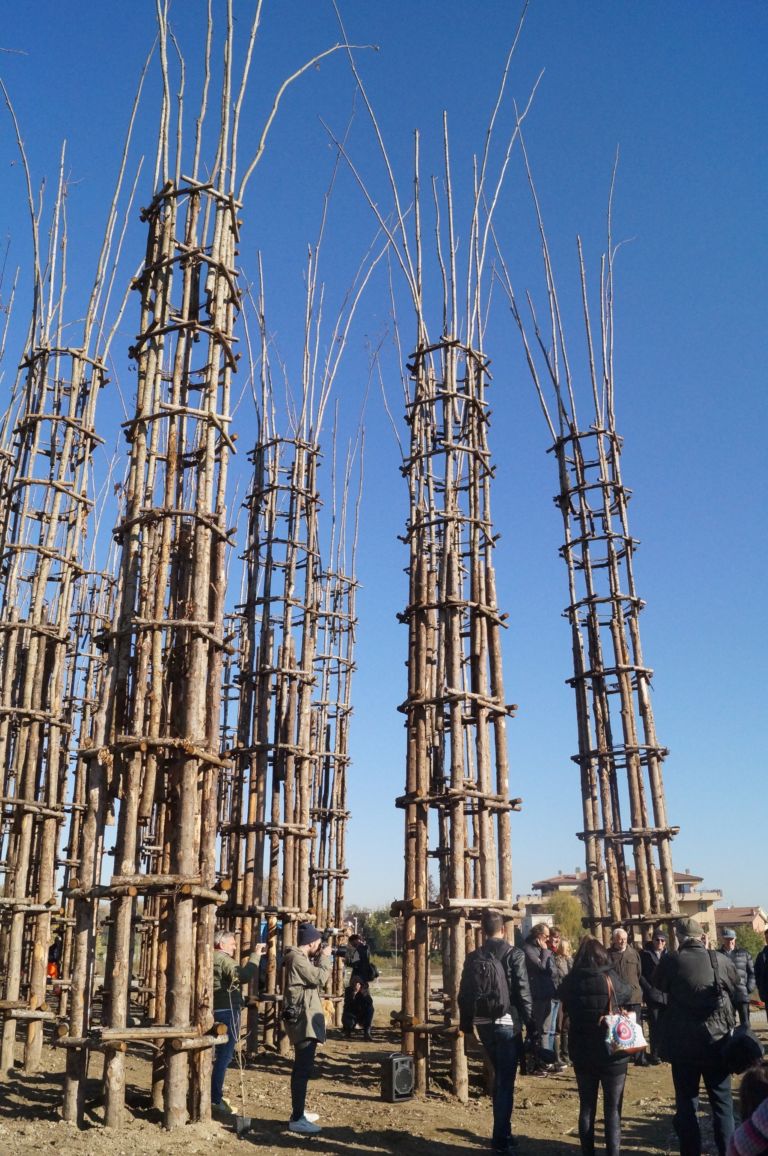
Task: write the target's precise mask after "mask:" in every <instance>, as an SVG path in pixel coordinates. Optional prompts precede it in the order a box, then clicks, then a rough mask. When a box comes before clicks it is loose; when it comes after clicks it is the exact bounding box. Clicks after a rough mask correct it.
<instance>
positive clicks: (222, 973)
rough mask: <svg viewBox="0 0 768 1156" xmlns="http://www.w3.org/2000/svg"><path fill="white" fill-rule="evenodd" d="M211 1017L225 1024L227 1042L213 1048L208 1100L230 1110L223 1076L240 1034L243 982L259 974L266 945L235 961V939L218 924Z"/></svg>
mask: <svg viewBox="0 0 768 1156" xmlns="http://www.w3.org/2000/svg"><path fill="white" fill-rule="evenodd" d="M213 949H214V950H213V1018H214V1020H215V1021H216V1023H221V1024H226V1028H227V1042H226V1043H225V1044H220V1045H219V1046H218V1047H217V1048H216V1051H215V1056H214V1060H213V1069H212V1071H211V1104H212V1105H213V1107H214V1108H218V1110H219V1111H220V1112H227V1113H230V1112H232V1106H231V1105H230V1104H229V1103H228V1102H227V1101H226V1100H225V1099H224V1077H225V1076H226V1073H227V1068H228V1067H229V1065H230V1063H231V1062H232V1057H233V1055H234V1054H235V1047H236V1046H237V1041H238V1038H239V1036H240V1013H241V1011H242V1007H243V996H242V984H248V983H250V982H251V980H252V979H254V978H255V977H256V976H257V975H258V974H259V960H260V959H261V957H262V955H263V953H264V951H265V945H264V944H263V943H257V944H256V947H255V948H254V950H253V952H252V953H251V955H250V957H249V959H248V962H247V963H244V964H242V966H241V965H239V964H237V963H235V952H236V951H237V940H236V938H235V933H234V932H233V931H228V930H226V928H219V929H218V930H217V931H216V932H215V933H214V936H213Z"/></svg>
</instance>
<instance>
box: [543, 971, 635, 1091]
mask: <svg viewBox="0 0 768 1156" xmlns="http://www.w3.org/2000/svg"><path fill="white" fill-rule="evenodd" d="M607 977H610V980H611V983H612V984H613V992H614V1005H613V1006H614V1010H615V1009H616V1008H619V1007H625V1006H626V1005H627V1004H628V1003H629V1002H630V999H629V997H630V994H631V989H630V987H629V985H628V984H626V983H625V982H624V981H623V980H622V979H620V978H619V976H618V975H617V974H616V972H615V971H614V970H613V967H610V966H609V967H600V968H597V967H575V968H574V969H573V971H572V972H571V973H570V974H569V975H567V976H566V977H565V979H564V980H563V982H562V983H561V984H560V987H559V989H558V995H559V996H560V998H561V999H562V1001H563V1007H564V1008H565V1010H566V1012H567V1013H568V1017H569V1019H570V1029H569V1031H568V1051H569V1052H570V1056H571V1059H572V1061H573V1066H574V1068H576V1069H577V1070H578V1069H579V1068H582V1069H583V1068H592V1069H596V1068H597V1069H599V1068H603V1067H605V1066H606V1065H609V1064H610V1065H611V1067H613V1065H614V1064H627V1063H628V1062H629V1057H628V1056H626V1055H621V1054H620V1053H619V1054H618V1055H615V1056H609V1055H608V1051H607V1049H606V1046H605V1026H604V1025H603V1024H601V1022H600V1020H601V1019H602V1017H603V1016H604V1015H605V1014H606V1013H607V1012H608V981H607Z"/></svg>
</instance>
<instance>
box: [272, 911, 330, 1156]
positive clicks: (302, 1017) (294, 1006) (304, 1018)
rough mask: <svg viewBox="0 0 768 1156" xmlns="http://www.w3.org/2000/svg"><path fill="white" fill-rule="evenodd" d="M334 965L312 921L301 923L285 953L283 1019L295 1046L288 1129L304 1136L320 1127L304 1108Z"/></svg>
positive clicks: (321, 1036)
mask: <svg viewBox="0 0 768 1156" xmlns="http://www.w3.org/2000/svg"><path fill="white" fill-rule="evenodd" d="M332 964H333V959H332V954H331V945H330V943H323V939H322V936H321V934H320V932H319V931H318V930H317V928H316V927H314V926H313V925H312V924H311V923H300V924H299V931H298V935H297V943H296V946H295V947H289V948H288V949H287V950H286V953H285V963H284V965H285V987H284V996H283V1022H284V1023H285V1029H286V1031H287V1033H288V1039H289V1040H290V1041H291V1043H292V1045H293V1049H294V1059H293V1069H292V1071H291V1118H290V1120H289V1121H288V1131H289V1132H299V1133H301V1134H303V1135H305V1136H313V1135H315V1133H317V1132H319V1131H320V1130H321V1129H320V1125H319V1124H318V1123H317V1113H315V1112H307V1111H305V1105H306V1101H307V1084H308V1083H309V1079H310V1076H311V1075H312V1071H313V1069H314V1066H315V1052H316V1051H317V1045H318V1044H323V1043H325V1038H326V1032H325V1015H324V1013H323V1002H322V998H321V995H320V993H321V991H322V990H323V988H324V987H325V985H326V983H327V982H328V977H329V975H330V974H331V967H332Z"/></svg>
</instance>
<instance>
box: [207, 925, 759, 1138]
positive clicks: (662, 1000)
mask: <svg viewBox="0 0 768 1156" xmlns="http://www.w3.org/2000/svg"><path fill="white" fill-rule="evenodd" d="M482 930H483V945H482V947H481V948H479V949H477V950H476V951H474V952H471V953H470V954H469V955H468V956H467V959H466V962H465V964H464V970H463V973H462V978H461V986H460V990H459V1000H458V1002H459V1012H460V1023H459V1027H460V1030H461V1031H462V1032H463V1033H464V1034H465V1036H476V1037H477V1039H478V1040H479V1042H480V1044H481V1045H482V1047H483V1049H484V1051H485V1053H486V1055H487V1058H488V1060H489V1062H490V1065H491V1067H492V1071H493V1089H492V1107H493V1127H492V1135H491V1147H492V1149H493V1151H495V1152H507V1153H509V1152H513V1151H515V1149H517V1147H518V1139H517V1137H516V1136H515V1135H514V1133H513V1129H512V1118H513V1110H514V1095H515V1081H516V1077H517V1073H518V1071H519V1070H520V1069H521V1068H522V1069H523V1070H525V1071H526V1072H527V1073H529V1074H532V1075H535V1076H539V1077H546V1076H548V1075H550V1074H552V1073H558V1072H563V1071H565V1070H566V1068H568V1067H569V1066H570V1065H572V1066H573V1072H574V1076H575V1080H576V1086H577V1090H578V1095H579V1114H578V1135H579V1140H580V1144H581V1150H582V1153H584V1154H585V1156H593V1154H594V1153H595V1151H596V1148H595V1124H596V1119H597V1105H598V1098H599V1094H600V1092H601V1090H602V1096H603V1119H604V1137H605V1150H606V1154H607V1156H619V1153H620V1149H621V1116H622V1104H623V1098H624V1089H625V1084H626V1080H627V1073H628V1069H629V1067H630V1064H637V1065H641V1066H645V1065H657V1064H660V1063H668V1064H669V1065H670V1069H671V1076H672V1084H673V1087H674V1097H675V1113H674V1118H673V1123H674V1129H675V1132H676V1133H677V1137H678V1142H679V1151H680V1156H701V1151H702V1141H701V1135H700V1129H699V1121H698V1106H699V1091H700V1086H701V1084H702V1083H703V1085H704V1088H705V1090H706V1094H707V1097H708V1101H709V1105H710V1109H711V1114H712V1126H713V1132H714V1138H715V1144H716V1147H717V1152H718V1156H760V1154H768V1063H766V1062H764V1061H763V1059H762V1053H763V1049H762V1046H761V1045H760V1043H759V1042H758V1040H757V1037H756V1036H755V1035H754V1034H753V1033H752V1032H751V1030H750V1015H749V1002H750V996H751V994H752V992H753V991H755V990H756V991H757V993H758V995H759V998H760V999H761V1000H762V1001H763V1002H768V931H766V933H765V947H764V948H763V950H762V951H761V952H760V953H759V954H758V956H757V958H756V959H755V960H754V961H753V960H752V957H751V956H750V954H749V952H748V951H746V950H745V949H744V948H742V947H738V946H737V945H736V936H735V933H734V932H733V931H732V929H730V928H726V929H725V931H724V933H723V936H722V943H721V946H720V948H719V949H718V950H717V951H715V950H712V949H710V948H709V946H708V942H707V936H706V935H705V933H704V930H703V928H702V927H701V925H700V924H699V923H698V922H697V921H696V920H694V919H680V920H678V921H677V922H676V923H675V925H674V933H675V934H674V939H675V945H674V946H675V948H676V949H672V948H671V947H670V946H669V945H668V943H667V936H666V933H665V932H664V931H663V930H662V929H661V928H656V929H655V930H654V932H653V934H652V936H651V938H650V939H649V940H648V942H647V943H645V944H644V945H642V947H641V948H640V950H638V949H637V948H636V947H635V946H634V945H633V944H632V943H631V942H630V938H629V935H628V933H627V930H626V928H624V927H616V928H614V930H613V932H612V936H611V943H610V946H609V947H607V948H606V947H605V946H604V945H603V944H602V943H601V942H600V941H599V940H598V939H596V938H594V937H592V936H585V937H584V938H583V939H582V940H581V943H580V944H579V946H578V949H577V951H576V953H575V955H573V956H572V954H571V948H570V944H569V942H568V940H567V939H566V938H565V937H564V936H563V934H562V932H561V930H560V929H559V928H557V927H552V926H548V925H547V924H544V923H540V924H537V925H535V926H534V927H533V928H532V929H531V931H530V932H529V934H528V935H527V937H526V939H525V941H524V943H523V945H522V947H516V946H513V945H512V944H510V943H509V942H508V940H507V939H506V924H505V920H504V917H503V916H502V914H501V913H499V912H498V911H494V910H492V909H489V910H487V911H486V912H484V913H483V917H482ZM215 946H216V952H215V956H214V1017H215V1019H216V1020H218V1021H219V1022H221V1023H223V1024H225V1026H226V1028H227V1040H226V1043H225V1044H223V1045H220V1046H218V1047H217V1049H216V1059H215V1062H214V1066H213V1076H212V1085H211V1098H212V1102H213V1104H214V1105H216V1106H218V1107H219V1108H220V1109H223V1110H231V1109H230V1107H229V1105H228V1104H227V1101H226V1100H225V1099H224V1095H223V1089H224V1076H225V1073H226V1070H227V1067H228V1065H229V1063H230V1062H231V1059H232V1056H233V1054H234V1050H235V1045H236V1042H237V1039H238V1036H239V1029H240V1015H241V1009H242V1006H243V1001H242V995H241V987H242V985H244V984H248V983H249V982H250V981H251V980H252V979H253V977H254V976H255V975H256V974H257V973H258V969H259V963H260V959H261V956H262V954H263V951H264V947H263V945H259V946H258V947H257V949H256V950H255V951H254V953H253V954H252V955H251V956H250V958H249V959H248V960H247V961H246V963H245V964H242V965H238V964H236V963H235V959H234V956H235V937H234V935H232V934H231V933H230V932H227V931H222V932H220V933H219V934H218V935H217V936H216V941H215ZM334 953H335V954H336V955H337V956H338V955H342V956H343V958H344V962H345V964H346V965H347V966H348V967H349V969H350V973H351V975H350V979H349V983H348V985H347V987H346V989H345V992H344V999H343V1005H342V1010H341V1025H342V1029H343V1032H344V1035H345V1037H347V1038H349V1037H351V1035H352V1033H353V1032H354V1031H356V1030H357V1029H360V1030H361V1031H362V1033H363V1038H364V1039H366V1040H370V1039H372V1034H371V1032H372V1025H373V1015H374V1006H373V999H372V997H371V993H370V983H371V981H372V979H375V978H376V977H377V976H378V971H377V970H376V968H375V966H374V964H373V963H372V962H371V959H370V953H369V950H368V946H367V944H366V942H365V940H364V939H363V937H362V936H359V935H352V936H350V938H349V941H348V944H347V946H346V947H344V948H341V949H338V948H337V949H335V951H334V948H333V947H332V944H331V941H330V940H327V939H325V938H324V937H323V936H322V935H321V933H320V931H318V930H317V928H315V927H314V926H312V925H311V924H301V925H300V926H299V929H298V935H297V942H296V945H295V946H292V947H289V948H287V949H286V951H285V955H284V960H283V964H284V968H285V972H284V990H283V1022H284V1024H285V1029H286V1032H287V1034H288V1038H289V1040H290V1042H291V1044H292V1046H293V1050H294V1061H293V1068H292V1074H291V1108H292V1110H291V1117H290V1120H289V1122H288V1129H289V1131H291V1132H297V1133H301V1134H304V1135H314V1134H315V1133H317V1132H319V1131H320V1125H319V1123H318V1116H317V1114H316V1113H313V1112H308V1111H307V1109H306V1097H307V1085H308V1081H309V1079H310V1077H311V1075H312V1071H313V1068H314V1061H315V1052H316V1049H317V1047H318V1045H319V1044H321V1043H323V1042H324V1041H325V1038H326V1009H324V1006H323V999H322V997H323V991H324V989H325V987H326V985H327V983H328V979H329V976H330V973H331V969H332V965H333V956H334ZM617 1012H618V1013H620V1015H619V1018H620V1019H621V1021H622V1024H624V1025H625V1026H626V1025H628V1028H627V1031H628V1033H629V1036H628V1038H629V1037H631V1039H630V1042H629V1044H627V1046H626V1047H625V1046H623V1045H620V1046H614V1045H613V1044H612V1045H611V1047H610V1048H609V1046H608V1042H607V1019H610V1018H613V1019H616V1016H615V1015H613V1013H617ZM643 1023H644V1024H645V1027H646V1029H647V1032H648V1042H647V1045H646V1041H645V1038H644V1037H643V1035H642V1031H640V1033H639V1036H638V1035H637V1027H638V1025H641V1024H643ZM638 1040H639V1041H640V1042H639V1043H638V1042H637V1041H638ZM630 1044H631V1046H630ZM734 1072H739V1073H741V1072H744V1073H745V1074H744V1075H743V1078H742V1081H741V1087H740V1114H741V1120H742V1123H741V1124H740V1126H739V1127H736V1126H735V1122H734V1110H733V1098H732V1084H731V1077H732V1073H734Z"/></svg>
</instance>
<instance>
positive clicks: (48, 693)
mask: <svg viewBox="0 0 768 1156" xmlns="http://www.w3.org/2000/svg"><path fill="white" fill-rule="evenodd" d="M14 121H15V118H14ZM17 136H18V126H17ZM18 139H19V147H20V151H21V159H22V164H23V167H24V169H25V172H26V174H27V179H28V182H29V171H28V168H27V163H26V156H25V154H24V150H23V146H22V145H21V140H20V137H19V138H18ZM63 169H64V153H63V152H62V159H61V167H60V180H59V186H58V191H57V196H56V201H55V207H54V212H53V219H52V225H51V230H50V241H49V251H48V254H47V260H46V272H45V275H43V273H42V272H41V262H40V255H39V239H38V218H37V217H36V216H35V213H34V211H33V210H32V208H31V207H30V208H31V220H32V233H33V251H34V267H33V286H34V292H33V307H32V319H31V323H30V328H29V339H28V340H29V345H28V349H27V352H26V354H25V356H24V358H23V360H22V362H21V365H20V367H19V376H18V378H17V383H16V387H15V388H14V391H13V395H14V398H16V399H18V400H17V401H16V402H14V401H12V410H13V412H14V414H15V418H14V420H13V423H12V431H11V433H10V440H9V442H6V443H5V444H4V446H3V450H4V453H3V463H2V471H1V472H2V487H3V491H4V493H3V498H4V501H3V513H2V521H1V524H0V622H1V623H2V632H1V633H2V637H1V638H0V776H2V785H1V787H0V805H1V810H0V861H1V862H2V867H3V880H2V888H1V892H2V893H1V894H0V959H2V960H3V963H4V967H3V969H2V973H1V974H2V980H0V982H1V983H2V991H1V994H2V1000H1V1001H0V1016H1V1017H2V1018H3V1020H4V1023H3V1036H2V1048H1V1051H0V1069H2V1071H9V1070H10V1069H11V1068H12V1067H13V1063H14V1052H15V1043H16V1028H17V1024H19V1023H22V1024H24V1025H25V1026H26V1039H25V1047H24V1066H25V1069H26V1071H28V1072H34V1071H36V1070H37V1068H38V1066H39V1063H40V1057H41V1051H42V1044H43V1024H44V1022H45V1021H46V1020H51V1019H53V1018H54V1017H53V1012H52V1011H51V1010H49V1008H48V1006H47V1004H46V995H47V978H48V976H47V965H48V956H49V950H50V948H51V944H52V941H53V938H54V934H58V933H60V931H61V929H62V925H61V923H60V921H59V917H60V911H59V898H58V895H57V877H56V876H57V868H58V867H59V847H60V840H61V831H62V828H63V827H64V825H65V824H66V823H67V822H68V821H71V820H72V819H73V812H74V811H75V810H77V807H78V804H77V802H76V801H75V800H74V799H72V798H71V797H69V796H68V778H69V775H68V770H69V742H70V736H71V732H72V728H73V718H74V714H73V702H74V681H75V674H76V669H75V664H76V654H77V644H78V641H79V640H78V637H77V634H76V632H75V631H73V630H72V629H71V627H72V622H71V619H72V615H73V611H74V609H75V607H76V606H77V605H78V602H79V598H80V594H81V590H82V585H83V578H84V554H85V538H86V532H87V524H88V516H89V513H90V510H91V507H92V504H93V502H92V498H91V496H90V488H91V476H92V459H93V451H94V448H95V446H96V445H97V444H98V443H99V442H100V441H101V439H100V438H99V437H98V436H97V435H96V432H95V414H96V403H97V399H98V396H99V392H100V390H101V389H102V387H103V386H104V384H105V382H106V372H105V369H104V357H105V353H106V348H105V344H104V341H103V340H99V339H98V338H95V337H94V334H98V333H99V330H100V326H101V324H102V321H103V318H102V315H101V312H100V306H99V297H100V275H97V278H96V283H95V286H94V290H93V292H92V294H91V298H90V302H89V304H88V307H87V310H86V314H85V318H84V320H83V322H82V325H81V333H82V343H81V344H80V345H79V346H78V345H74V344H71V345H70V344H67V342H66V340H65V339H64V331H65V325H66V317H65V309H66V303H65V287H66V251H67V246H66V231H65V228H64V217H63V201H64V192H65V189H64V181H63ZM28 187H29V184H28ZM108 250H109V243H108V241H105V245H104V248H103V250H102V261H103V260H104V259H105V257H106V254H107V253H108ZM96 346H98V347H99V351H98V352H95V353H94V352H93V349H94V347H96ZM10 412H11V411H9V414H8V415H6V418H5V419H4V421H3V425H4V428H7V426H6V423H7V422H8V421H9V419H10ZM54 920H56V923H54Z"/></svg>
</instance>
